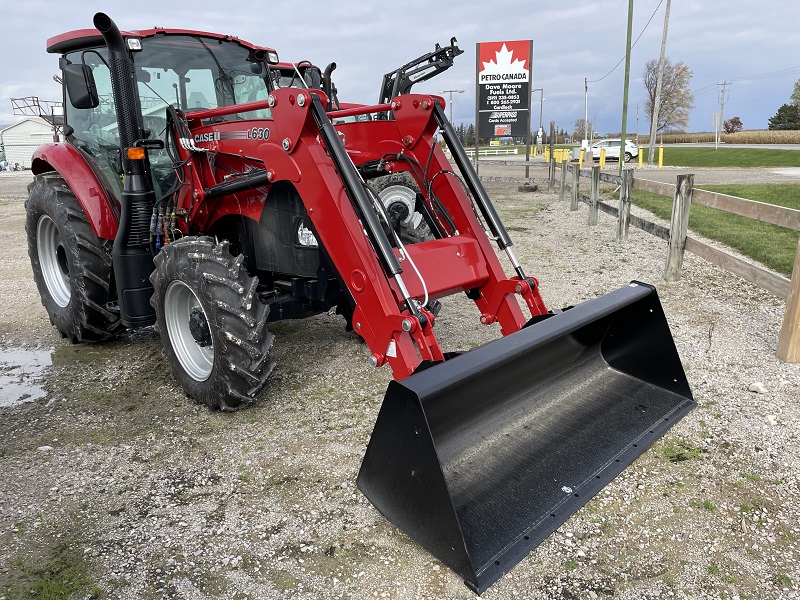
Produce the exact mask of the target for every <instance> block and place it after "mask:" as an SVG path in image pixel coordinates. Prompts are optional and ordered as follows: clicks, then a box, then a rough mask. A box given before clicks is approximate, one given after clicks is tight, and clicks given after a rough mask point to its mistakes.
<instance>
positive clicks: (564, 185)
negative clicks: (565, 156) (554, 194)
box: [560, 160, 567, 200]
mask: <svg viewBox="0 0 800 600" xmlns="http://www.w3.org/2000/svg"><path fill="white" fill-rule="evenodd" d="M566 193H567V161H565V160H564V161H561V194H560V196H561V197H560V199H561V200H563V199H564V194H566Z"/></svg>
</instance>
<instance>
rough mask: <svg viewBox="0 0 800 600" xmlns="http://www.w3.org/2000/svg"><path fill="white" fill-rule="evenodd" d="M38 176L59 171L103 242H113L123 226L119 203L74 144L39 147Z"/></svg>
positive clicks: (35, 161)
mask: <svg viewBox="0 0 800 600" xmlns="http://www.w3.org/2000/svg"><path fill="white" fill-rule="evenodd" d="M31 170H32V171H33V173H34V175H39V174H41V173H47V172H49V171H56V172H57V173H58V174H59V175H60V176H61V177H62V178H63V179H64V181H66V182H67V185H68V186H69V187H70V189H71V190H72V193H73V194H75V197H76V198H77V199H78V202H79V203H80V205H81V208H83V212H84V213H86V217H87V218H88V219H89V224H90V225H91V226H92V230H93V231H94V233H95V235H96V236H97V237H99V238H102V239H106V240H113V239H114V237H115V236H116V235H117V226H118V223H119V217H118V215H119V201H118V200H117V199H116V198H115V197H114V196H113V194H111V193H110V192H108V191H107V186H104V185H103V184H102V183H101V180H100V178H99V177H98V176H97V174H96V173H95V171H94V170H93V169H92V167H91V165H90V164H89V163H88V161H87V160H86V158H85V157H84V156H83V154H81V153H80V151H79V150H78V149H77V148H75V146H73V145H72V144H68V143H64V142H61V143H54V144H44V145H42V146H39V148H37V149H36V151H35V152H34V153H33V162H32V164H31Z"/></svg>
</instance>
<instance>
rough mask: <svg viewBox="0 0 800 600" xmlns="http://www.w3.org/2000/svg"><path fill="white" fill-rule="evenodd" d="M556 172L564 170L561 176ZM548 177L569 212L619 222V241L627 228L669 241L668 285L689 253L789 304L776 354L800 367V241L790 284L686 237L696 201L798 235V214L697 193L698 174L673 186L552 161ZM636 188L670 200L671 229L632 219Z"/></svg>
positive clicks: (591, 219)
mask: <svg viewBox="0 0 800 600" xmlns="http://www.w3.org/2000/svg"><path fill="white" fill-rule="evenodd" d="M557 171H560V173H559V174H558V176H557ZM549 173H550V181H549V188H550V189H551V190H552V189H553V188H554V187H555V186H556V185H558V186H559V193H560V197H561V199H562V200H565V196H566V193H567V192H568V191H569V192H570V210H578V205H579V202H585V203H586V204H588V205H589V225H596V224H597V211H598V210H602V211H603V212H605V213H608V214H610V215H612V216H614V217H616V218H617V219H618V222H617V241H625V240H627V239H628V227H629V225H633V226H634V227H637V228H639V229H642V230H643V231H646V232H647V233H650V234H652V235H655V236H657V237H659V238H661V239H664V240H666V241H667V242H668V243H669V250H668V252H667V260H666V264H665V266H664V279H666V280H667V281H676V280H677V279H678V278H679V277H680V271H681V267H682V265H683V255H684V252H685V251H687V250H688V251H689V252H691V253H693V254H696V255H697V256H700V257H701V258H704V259H706V260H708V261H709V262H712V263H714V264H716V265H718V266H720V267H722V268H723V269H725V270H726V271H729V272H731V273H734V274H735V275H738V276H739V277H741V278H742V279H745V280H746V281H749V282H751V283H754V284H756V285H758V286H759V287H762V288H764V289H765V290H767V291H769V292H771V293H773V294H775V295H776V296H778V297H780V298H783V299H785V300H786V312H785V313H784V317H783V325H782V327H781V332H780V336H779V339H778V351H777V355H778V358H780V359H781V360H783V361H786V362H793V363H794V362H800V240H799V241H798V244H797V254H796V255H795V261H794V268H793V270H792V278H791V280H790V279H787V278H786V277H784V276H782V275H777V274H775V273H772V272H770V271H768V270H767V269H765V268H763V267H761V266H759V265H757V264H753V263H750V262H747V261H745V260H742V259H741V258H739V257H737V256H734V255H733V254H731V253H729V252H725V251H724V250H719V249H717V248H714V247H712V246H710V245H708V244H706V243H705V242H702V241H700V240H698V239H696V238H693V237H691V236H690V235H689V234H688V225H689V210H690V208H691V204H692V203H693V202H694V203H695V204H702V205H704V206H709V207H711V208H716V209H718V210H722V211H725V212H729V213H733V214H736V215H740V216H743V217H748V218H751V219H756V220H758V221H763V222H765V223H771V224H773V225H778V226H780V227H786V228H788V229H792V230H794V231H800V210H795V209H791V208H784V207H781V206H775V205H772V204H765V203H763V202H756V201H754V200H746V199H744V198H737V197H735V196H728V195H726V194H719V193H716V192H709V191H706V190H701V189H695V188H694V175H678V178H677V182H676V183H675V184H669V183H660V182H657V181H649V180H646V179H634V177H633V170H632V169H626V170H624V171H623V174H622V176H616V175H610V174H608V173H602V172H601V171H600V167H599V166H593V167H591V168H589V169H581V168H580V167H579V166H578V165H577V164H574V163H569V162H567V161H562V162H561V163H560V164H558V163H556V162H555V161H554V160H553V161H551V162H550V170H549ZM581 177H587V178H589V180H590V184H589V195H588V196H586V195H583V194H581V193H580V178H581ZM601 181H603V182H607V183H611V184H614V185H617V186H619V189H620V196H619V206H618V207H615V206H612V205H610V204H607V203H605V202H602V201H601V200H600V194H599V187H600V185H599V184H600V182H601ZM633 189H640V190H645V191H649V192H653V193H656V194H661V195H664V196H672V198H673V203H672V219H671V222H670V226H669V228H667V227H664V226H662V225H658V224H657V223H652V222H650V221H647V220H645V219H642V218H640V217H637V216H635V215H631V214H630V202H631V192H632V190H633Z"/></svg>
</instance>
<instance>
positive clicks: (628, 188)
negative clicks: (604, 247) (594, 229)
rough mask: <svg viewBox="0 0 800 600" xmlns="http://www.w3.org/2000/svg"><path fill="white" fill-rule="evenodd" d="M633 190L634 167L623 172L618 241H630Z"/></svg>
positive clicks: (620, 189) (620, 190) (620, 191)
mask: <svg viewBox="0 0 800 600" xmlns="http://www.w3.org/2000/svg"><path fill="white" fill-rule="evenodd" d="M632 191H633V169H625V170H624V171H623V172H622V186H621V187H620V188H619V220H618V221H617V241H618V242H627V241H628V226H629V225H630V221H631V193H632Z"/></svg>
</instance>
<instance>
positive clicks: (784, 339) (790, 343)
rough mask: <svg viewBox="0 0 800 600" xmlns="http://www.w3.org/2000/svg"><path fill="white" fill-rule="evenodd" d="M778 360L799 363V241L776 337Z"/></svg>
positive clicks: (799, 241)
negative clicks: (780, 324)
mask: <svg viewBox="0 0 800 600" xmlns="http://www.w3.org/2000/svg"><path fill="white" fill-rule="evenodd" d="M777 355H778V358H779V359H780V360H782V361H784V362H789V363H800V240H798V241H797V254H795V256H794V268H793V269H792V283H791V284H790V285H789V296H788V297H787V298H786V312H785V313H784V314H783V325H782V326H781V333H780V336H779V337H778V352H777Z"/></svg>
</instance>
